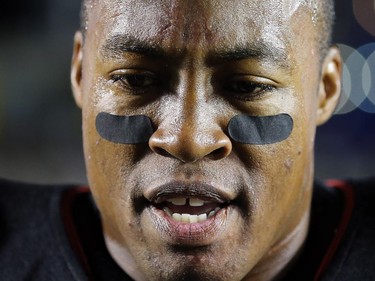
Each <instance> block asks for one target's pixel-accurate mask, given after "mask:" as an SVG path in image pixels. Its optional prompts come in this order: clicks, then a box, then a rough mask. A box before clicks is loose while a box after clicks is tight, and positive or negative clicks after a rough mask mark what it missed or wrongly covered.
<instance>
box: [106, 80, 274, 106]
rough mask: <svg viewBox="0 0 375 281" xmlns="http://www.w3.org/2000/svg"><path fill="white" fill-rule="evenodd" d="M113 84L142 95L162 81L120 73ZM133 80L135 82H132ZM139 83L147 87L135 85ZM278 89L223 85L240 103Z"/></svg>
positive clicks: (239, 83)
mask: <svg viewBox="0 0 375 281" xmlns="http://www.w3.org/2000/svg"><path fill="white" fill-rule="evenodd" d="M110 79H111V81H112V83H114V84H118V83H121V85H120V87H122V88H124V89H126V90H127V91H128V92H129V93H130V94H132V95H142V94H144V93H146V92H147V91H149V90H151V89H152V88H153V87H157V86H160V81H159V80H158V78H157V77H156V75H154V74H153V73H120V74H112V75H111V76H110ZM132 79H133V81H131V80H132ZM137 83H140V84H145V85H135V84H137ZM275 89H276V87H275V86H273V85H270V84H266V83H260V82H253V81H250V80H246V79H243V80H241V79H233V80H231V81H229V82H228V83H226V84H224V85H223V90H224V91H225V94H226V95H227V96H229V97H231V98H234V99H238V100H240V101H251V100H256V99H259V98H261V97H262V96H263V95H264V94H265V93H268V92H272V91H273V90H275Z"/></svg>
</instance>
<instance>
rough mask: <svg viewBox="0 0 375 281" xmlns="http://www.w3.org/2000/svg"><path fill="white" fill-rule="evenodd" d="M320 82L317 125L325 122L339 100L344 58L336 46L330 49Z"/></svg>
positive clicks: (323, 65)
mask: <svg viewBox="0 0 375 281" xmlns="http://www.w3.org/2000/svg"><path fill="white" fill-rule="evenodd" d="M320 79H321V80H320V84H319V98H318V112H317V125H321V124H323V123H325V122H326V121H327V120H328V119H329V118H330V117H331V116H332V114H333V112H334V111H335V109H336V106H337V104H338V102H339V98H340V93H341V79H342V58H341V55H340V51H339V49H338V48H337V47H336V46H333V47H331V48H330V49H329V51H328V53H327V55H326V57H325V59H324V61H323V64H322V71H321V78H320Z"/></svg>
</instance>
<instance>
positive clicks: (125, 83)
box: [110, 72, 160, 94]
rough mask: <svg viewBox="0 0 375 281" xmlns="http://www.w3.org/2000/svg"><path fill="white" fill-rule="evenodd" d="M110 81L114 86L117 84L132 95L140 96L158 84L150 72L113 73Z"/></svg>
mask: <svg viewBox="0 0 375 281" xmlns="http://www.w3.org/2000/svg"><path fill="white" fill-rule="evenodd" d="M110 79H111V81H112V82H113V83H114V84H119V86H121V87H123V88H125V89H127V90H129V91H132V92H133V94H141V93H143V92H144V91H147V90H149V89H151V88H152V87H155V86H158V85H159V84H160V83H159V80H158V79H157V77H156V75H155V74H153V73H151V72H139V73H138V72H122V73H114V74H112V75H111V76H110Z"/></svg>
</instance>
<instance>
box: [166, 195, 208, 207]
mask: <svg viewBox="0 0 375 281" xmlns="http://www.w3.org/2000/svg"><path fill="white" fill-rule="evenodd" d="M187 201H189V205H190V206H192V207H199V206H203V205H204V203H205V202H204V201H203V200H200V199H198V198H183V197H177V198H171V199H167V202H169V203H172V204H173V205H176V206H184V205H186V202H187Z"/></svg>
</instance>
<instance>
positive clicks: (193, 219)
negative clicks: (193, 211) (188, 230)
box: [164, 207, 220, 223]
mask: <svg viewBox="0 0 375 281" xmlns="http://www.w3.org/2000/svg"><path fill="white" fill-rule="evenodd" d="M219 210H220V208H219V207H217V208H216V209H215V210H213V211H211V212H210V213H209V214H208V215H207V214H200V215H190V214H179V213H173V214H172V212H171V210H169V209H168V208H164V212H166V213H167V214H168V215H169V216H170V217H172V218H173V219H174V220H175V221H177V222H182V223H197V222H204V221H206V220H207V219H209V218H211V217H212V216H214V215H215V214H216V213H217V212H218V211H219Z"/></svg>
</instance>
